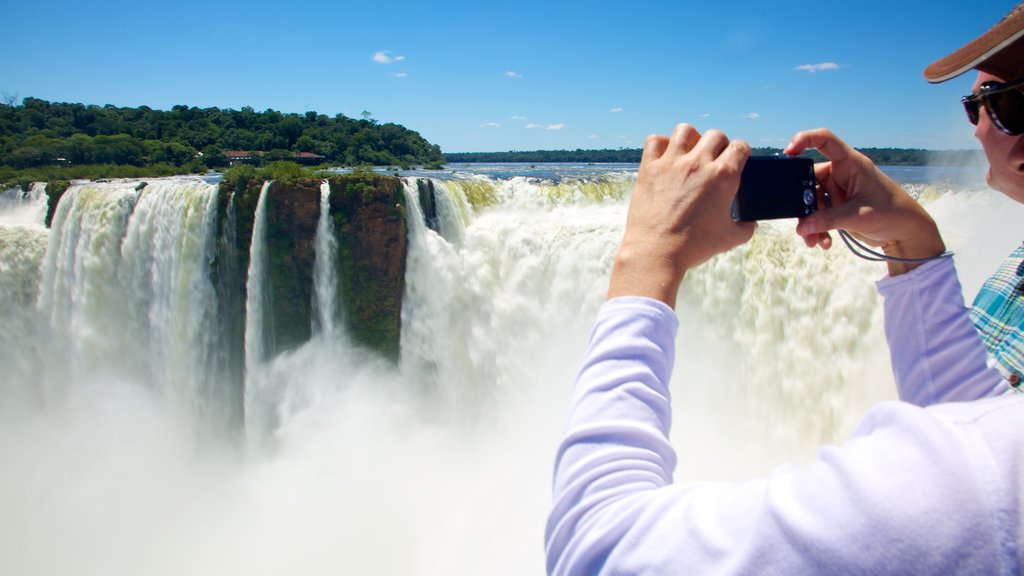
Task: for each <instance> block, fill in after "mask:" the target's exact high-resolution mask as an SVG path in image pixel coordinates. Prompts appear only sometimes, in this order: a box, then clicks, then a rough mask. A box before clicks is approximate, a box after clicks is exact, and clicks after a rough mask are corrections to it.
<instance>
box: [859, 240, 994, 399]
mask: <svg viewBox="0 0 1024 576" xmlns="http://www.w3.org/2000/svg"><path fill="white" fill-rule="evenodd" d="M878 291H879V293H880V294H881V295H882V296H883V297H884V298H885V304H884V306H885V335H886V339H887V340H888V342H889V354H890V357H891V360H892V368H893V374H894V376H895V379H896V388H897V390H898V391H899V396H900V399H901V400H903V401H905V402H910V403H912V404H916V405H918V406H928V405H931V404H936V403H940V402H963V401H970V400H977V399H979V398H986V397H991V396H997V395H1000V394H1004V393H1006V392H1007V391H1008V390H1009V388H1008V387H1007V385H1006V382H1005V380H1003V378H1002V376H1001V375H1000V374H999V371H998V370H996V368H995V366H994V364H993V362H992V361H991V358H990V357H989V355H988V354H987V352H986V351H985V346H984V344H983V343H982V341H981V338H980V337H979V336H978V333H977V331H976V330H975V328H974V324H973V323H972V322H971V318H970V314H969V310H968V308H967V307H966V306H965V305H964V300H963V290H962V289H961V287H960V280H959V279H958V278H957V275H956V268H954V266H953V259H952V258H941V259H939V260H937V261H934V262H929V263H927V264H925V265H923V266H920V267H918V268H916V269H914V270H912V271H911V272H909V273H907V274H903V275H900V276H895V277H888V278H884V279H882V280H881V281H879V283H878Z"/></svg>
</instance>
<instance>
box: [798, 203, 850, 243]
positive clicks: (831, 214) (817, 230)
mask: <svg viewBox="0 0 1024 576" xmlns="http://www.w3.org/2000/svg"><path fill="white" fill-rule="evenodd" d="M859 213H860V204H859V203H857V202H847V203H845V204H840V205H837V206H833V207H832V208H825V209H824V210H818V211H817V212H814V213H813V214H810V215H807V216H804V217H803V218H801V219H800V220H799V222H797V225H796V233H797V234H799V235H801V236H809V235H811V234H827V233H828V231H829V230H838V229H841V228H849V227H850V226H849V225H850V224H852V223H855V222H856V218H857V216H858V215H859Z"/></svg>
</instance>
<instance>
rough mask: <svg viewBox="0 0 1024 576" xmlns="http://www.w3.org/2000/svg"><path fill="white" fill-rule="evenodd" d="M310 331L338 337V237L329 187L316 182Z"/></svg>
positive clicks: (326, 184) (323, 335)
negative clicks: (317, 209) (317, 200)
mask: <svg viewBox="0 0 1024 576" xmlns="http://www.w3.org/2000/svg"><path fill="white" fill-rule="evenodd" d="M313 284H314V288H315V290H314V291H313V296H314V299H313V332H314V334H319V335H321V336H322V337H325V338H337V337H340V335H341V333H340V328H339V322H338V317H337V314H338V286H339V280H338V240H337V238H335V237H334V222H333V221H332V220H331V186H330V184H329V183H328V182H327V181H326V180H325V181H324V182H323V183H322V184H320V217H319V219H318V220H317V230H316V262H315V264H314V266H313Z"/></svg>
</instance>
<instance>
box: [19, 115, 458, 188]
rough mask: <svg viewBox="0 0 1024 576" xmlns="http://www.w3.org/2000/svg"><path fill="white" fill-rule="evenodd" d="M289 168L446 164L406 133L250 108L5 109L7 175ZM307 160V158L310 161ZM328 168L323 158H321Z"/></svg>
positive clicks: (394, 127)
mask: <svg viewBox="0 0 1024 576" xmlns="http://www.w3.org/2000/svg"><path fill="white" fill-rule="evenodd" d="M228 150H235V151H246V152H259V153H262V154H255V155H253V160H254V161H256V162H259V161H261V159H266V160H282V159H288V158H291V157H293V156H294V155H295V153H298V152H308V153H311V154H316V155H318V156H321V157H323V158H322V162H324V163H327V164H331V165H334V166H357V165H362V164H372V165H377V166H413V165H434V166H437V165H440V164H442V163H443V162H444V157H443V156H442V155H441V149H440V147H438V146H437V145H434V144H431V143H429V142H427V141H426V140H425V139H424V138H423V137H422V136H420V135H419V134H418V133H417V132H414V131H412V130H409V129H407V128H405V127H403V126H400V125H398V124H390V123H388V124H379V123H378V122H377V121H376V120H373V119H371V118H370V114H369V112H364V113H363V119H361V120H355V119H352V118H348V117H347V116H345V115H343V114H338V115H336V116H334V117H329V116H325V115H323V114H317V113H316V112H306V113H305V114H284V113H281V112H277V111H274V110H266V111H265V112H256V111H255V110H253V109H252V108H249V107H244V108H242V109H241V110H221V109H219V108H196V107H194V106H193V107H188V106H175V107H174V108H172V109H171V110H166V111H165V110H153V109H151V108H149V107H146V106H142V107H139V108H118V107H115V106H110V105H107V106H102V107H101V106H93V105H88V106H87V105H84V104H68V103H62V102H47V101H45V100H39V99H36V98H25V99H24V100H23V101H22V102H21V104H20V105H17V104H15V103H14V102H10V101H8V102H7V103H5V104H0V167H8V168H10V169H16V170H20V169H26V168H36V167H43V166H67V165H98V164H106V165H116V166H135V167H142V166H156V165H164V166H170V167H177V168H179V170H177V171H178V172H181V171H182V170H181V169H190V170H189V171H197V170H199V169H205V168H217V167H220V166H224V165H226V163H227V160H226V158H225V156H224V154H223V152H225V151H228ZM307 157H309V156H308V155H307ZM317 160H320V159H317Z"/></svg>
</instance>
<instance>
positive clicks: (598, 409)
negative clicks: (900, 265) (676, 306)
mask: <svg viewBox="0 0 1024 576" xmlns="http://www.w3.org/2000/svg"><path fill="white" fill-rule="evenodd" d="M949 260H950V259H948V258H947V259H943V260H941V261H937V262H934V263H930V264H928V265H926V266H923V267H921V268H918V269H917V270H915V271H913V272H911V273H910V274H906V275H903V276H900V277H897V278H892V279H887V280H884V281H883V282H881V283H880V291H881V292H882V294H883V295H884V296H885V298H886V304H885V306H886V318H887V325H886V334H887V338H888V340H889V342H890V348H891V349H892V351H893V352H892V353H893V366H894V370H895V371H896V380H897V383H898V387H899V391H900V395H901V398H903V399H904V400H906V401H904V402H886V403H882V404H879V405H877V406H875V407H874V408H872V409H871V410H869V411H868V413H867V414H866V415H865V416H864V418H863V420H862V421H861V422H860V424H859V425H858V426H857V427H856V429H855V430H854V432H853V433H852V435H851V437H850V438H849V440H847V441H846V442H845V443H844V444H842V445H841V446H826V447H824V448H822V449H821V450H820V452H819V454H818V458H817V460H816V461H814V462H813V463H811V464H809V465H806V466H793V465H783V466H780V467H778V468H777V469H775V470H774V471H773V472H772V473H771V474H769V475H768V476H767V477H766V478H762V479H757V480H752V481H748V482H740V483H688V484H674V483H673V480H672V472H673V470H674V468H675V465H676V454H675V451H674V450H673V449H672V446H671V445H670V444H669V442H668V433H669V426H670V423H671V410H670V403H669V390H668V382H669V376H670V373H671V370H672V363H673V350H674V338H675V334H676V331H677V327H678V321H677V319H676V316H675V314H674V313H673V311H672V310H671V309H670V308H668V307H667V306H665V305H663V304H661V303H659V302H656V301H653V300H647V299H642V298H620V299H616V300H612V301H609V302H607V303H606V304H605V305H604V306H603V307H602V309H601V311H600V314H599V317H598V320H597V323H596V325H595V327H594V331H593V334H592V336H591V341H590V347H589V350H588V353H587V356H586V360H585V362H584V365H583V367H582V369H581V371H580V374H579V377H578V379H577V382H576V386H575V388H574V390H573V394H572V400H571V411H570V416H569V421H568V424H567V428H566V432H565V437H564V440H563V442H562V445H561V447H560V449H559V452H558V456H557V462H556V468H555V479H554V504H553V508H552V510H551V514H550V516H549V519H548V524H547V530H546V549H547V569H548V572H549V573H550V574H574V575H591V574H643V575H656V574H880V573H891V574H1020V573H1021V570H1022V567H1024V561H1022V555H1021V549H1022V545H1024V532H1022V524H1024V518H1022V508H1021V503H1020V500H1021V496H1022V493H1024V395H1019V394H1009V395H1005V394H1002V392H1003V390H1004V389H1005V388H1004V387H1003V385H1002V383H1001V382H1002V380H1001V379H1000V378H999V376H998V374H997V373H996V372H995V371H994V370H992V369H991V368H990V367H989V366H988V365H987V363H986V361H985V353H984V350H983V349H982V348H981V343H980V340H979V339H978V337H977V336H976V335H975V334H974V332H973V330H974V329H973V326H972V325H971V323H970V320H969V318H967V312H966V308H965V307H964V305H963V300H962V297H961V296H960V285H959V282H958V280H957V278H956V273H955V270H954V269H953V266H952V263H951V262H950V261H949ZM957 383H960V385H958V384H957ZM949 400H971V401H970V402H959V403H956V402H948V401H949ZM937 402H946V403H942V404H938V403H937Z"/></svg>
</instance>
